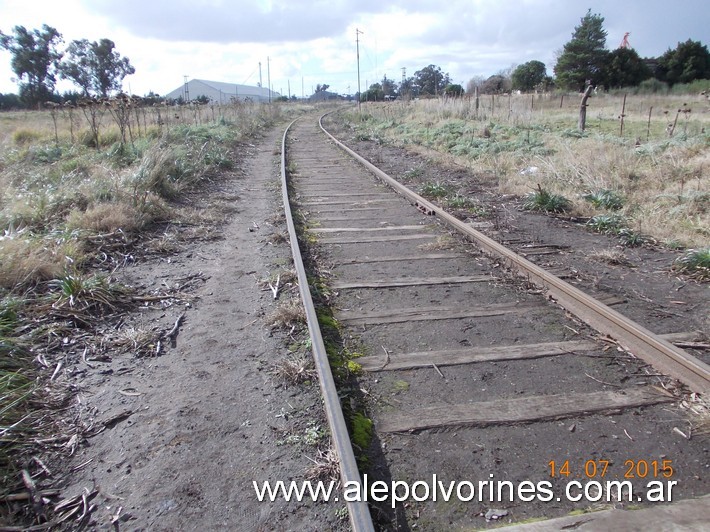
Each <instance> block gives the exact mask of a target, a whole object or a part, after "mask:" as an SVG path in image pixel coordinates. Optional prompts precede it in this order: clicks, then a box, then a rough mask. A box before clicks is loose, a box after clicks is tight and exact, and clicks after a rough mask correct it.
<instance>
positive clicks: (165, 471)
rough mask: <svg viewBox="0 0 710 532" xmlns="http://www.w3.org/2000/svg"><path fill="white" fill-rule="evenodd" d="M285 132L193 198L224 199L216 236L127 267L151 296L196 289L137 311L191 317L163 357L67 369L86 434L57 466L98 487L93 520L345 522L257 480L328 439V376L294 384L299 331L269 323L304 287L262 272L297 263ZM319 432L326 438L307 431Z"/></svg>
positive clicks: (231, 524) (70, 488)
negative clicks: (321, 384) (320, 382)
mask: <svg viewBox="0 0 710 532" xmlns="http://www.w3.org/2000/svg"><path fill="white" fill-rule="evenodd" d="M280 130H282V128H276V129H274V130H273V131H270V132H268V133H266V134H265V136H264V138H262V139H260V140H259V141H258V142H257V144H256V145H255V146H252V147H250V146H242V147H241V148H240V150H242V152H243V151H244V150H246V151H247V152H246V154H245V157H244V159H243V160H242V162H241V163H240V167H241V173H236V174H234V175H230V176H224V179H223V180H222V181H221V182H218V183H215V184H214V185H213V186H212V187H210V189H209V190H207V191H200V194H199V195H197V194H196V195H195V197H194V198H193V199H192V200H191V201H194V202H195V204H194V207H195V208H196V209H198V210H204V209H209V208H214V207H215V206H216V205H219V206H220V208H221V210H222V212H224V213H225V219H224V225H223V227H222V228H221V231H220V232H219V234H218V235H217V236H216V237H215V238H211V239H210V240H197V241H192V242H186V243H185V242H183V243H180V244H179V248H180V249H179V251H177V252H175V253H172V254H170V255H167V256H159V257H154V258H151V259H148V258H140V257H138V258H137V260H136V262H135V263H134V264H133V265H131V266H129V267H128V268H126V269H125V270H124V271H122V272H120V275H121V276H122V277H123V278H124V281H125V282H127V283H128V284H130V285H132V286H134V287H137V288H141V289H142V291H144V292H149V293H150V292H151V291H152V290H154V289H157V288H165V287H176V286H177V287H179V286H185V285H189V286H185V288H183V289H182V291H181V292H182V293H184V294H186V296H185V297H183V298H181V299H180V300H168V301H167V302H165V303H164V304H162V305H161V304H159V303H157V304H151V305H150V306H146V307H145V308H144V309H142V310H141V312H139V313H137V314H136V315H132V316H127V317H126V319H127V321H128V322H129V323H131V324H132V326H134V327H136V328H141V329H150V328H153V327H162V328H164V329H170V328H171V327H172V325H173V324H174V323H175V322H176V321H177V320H178V318H179V317H180V316H184V318H183V319H182V320H181V322H180V328H179V332H178V334H177V336H176V338H175V339H176V342H175V343H174V345H173V346H172V347H170V346H165V349H164V351H163V353H162V354H161V356H157V357H141V358H138V357H136V356H134V355H133V354H132V353H128V354H123V355H118V354H117V355H115V356H112V357H111V359H110V360H106V361H103V362H100V361H91V359H89V364H90V366H89V365H87V364H86V363H83V362H79V363H77V364H76V365H75V366H74V367H70V368H68V371H67V374H66V375H67V378H68V379H69V380H70V382H71V383H72V384H73V385H74V386H76V387H77V389H78V390H79V393H78V395H77V399H76V402H77V406H76V409H77V411H78V412H79V415H80V416H81V418H82V422H83V423H84V424H85V426H86V427H87V430H86V432H85V433H84V434H85V437H84V439H83V441H81V442H80V443H79V445H78V446H77V448H76V452H75V453H74V455H73V456H72V457H71V459H70V460H68V461H66V462H64V463H63V464H61V466H55V467H61V468H62V469H63V470H64V474H68V475H69V476H68V477H67V478H66V479H65V480H64V481H63V484H64V485H63V489H62V496H63V497H72V496H75V495H78V494H81V493H82V490H85V489H87V490H88V491H89V492H91V491H94V490H98V495H97V496H96V497H95V498H94V500H93V502H94V503H95V504H96V509H95V510H94V512H93V514H92V518H91V523H90V525H89V528H91V529H97V530H107V529H112V526H113V527H114V528H116V529H118V528H120V529H123V530H277V529H278V530H287V529H288V530H324V529H338V528H339V527H340V526H342V524H343V523H344V521H342V518H343V515H344V514H343V513H342V512H336V510H337V508H335V507H333V506H326V505H313V504H311V505H307V504H300V503H291V504H286V503H284V502H278V503H273V504H272V503H267V502H264V503H260V502H258V501H257V498H256V496H255V492H254V489H253V486H252V481H257V482H259V483H260V484H261V483H262V482H263V481H265V480H284V481H287V480H290V479H302V478H304V476H305V474H306V471H307V470H308V468H309V467H312V466H313V462H312V461H310V460H309V458H315V457H316V456H317V450H318V448H319V447H324V446H326V447H327V443H328V442H327V438H326V437H323V436H322V434H323V432H322V430H321V428H322V426H323V425H324V419H323V418H322V412H321V407H320V399H319V396H318V388H317V386H315V385H311V386H299V387H289V386H287V385H286V384H284V383H283V382H282V381H281V380H280V379H279V378H278V377H277V376H276V375H275V371H274V368H275V366H276V365H277V364H279V362H280V361H281V360H283V359H284V357H285V356H286V355H287V348H286V345H287V344H288V343H293V340H292V339H291V338H289V337H288V336H287V335H286V334H285V333H282V332H279V331H278V330H273V329H272V328H271V327H270V326H269V325H268V319H269V316H270V315H271V314H272V313H273V312H274V311H275V309H276V308H277V306H278V305H279V304H281V302H282V301H284V300H288V299H289V298H292V297H297V295H298V292H297V290H295V289H293V287H292V286H290V285H286V286H282V289H281V290H280V292H279V300H278V301H274V298H273V296H272V292H271V291H270V290H269V289H268V287H266V289H265V290H264V286H263V285H262V284H261V283H259V282H258V281H259V280H261V279H266V278H269V275H270V274H271V273H273V274H274V275H276V274H277V273H278V272H282V271H288V270H289V269H290V267H291V261H290V248H289V247H288V243H287V242H284V241H283V239H281V238H278V235H280V234H282V232H283V231H284V230H285V224H284V225H283V226H281V225H278V222H279V221H281V220H282V217H281V218H280V217H279V213H280V212H282V211H281V209H282V207H281V201H280V188H279V186H280V185H279V174H278V171H279V167H278V149H279V142H280ZM275 224H276V225H275ZM274 235H277V236H274ZM186 280H187V281H186ZM167 343H168V342H166V344H167ZM308 429H310V430H311V433H316V434H318V436H317V437H316V438H315V439H316V440H317V441H315V442H314V441H312V440H313V438H312V439H311V440H309V441H308V442H306V441H305V440H306V438H305V437H304V434H305V433H306V431H307V430H308ZM119 510H120V511H119ZM116 515H119V517H120V519H119V520H118V521H117V522H116V523H115V524H114V525H111V521H112V519H113V518H115V516H116ZM75 525H76V522H74V523H70V524H69V527H68V528H73V527H74V526H75Z"/></svg>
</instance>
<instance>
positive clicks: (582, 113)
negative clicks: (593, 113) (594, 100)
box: [577, 85, 594, 131]
mask: <svg viewBox="0 0 710 532" xmlns="http://www.w3.org/2000/svg"><path fill="white" fill-rule="evenodd" d="M593 90H594V87H592V86H591V85H589V86H588V87H587V90H586V91H584V96H582V103H581V104H579V121H578V122H577V128H578V129H579V130H580V131H584V128H585V127H586V125H587V100H588V99H589V97H590V96H591V95H592V91H593Z"/></svg>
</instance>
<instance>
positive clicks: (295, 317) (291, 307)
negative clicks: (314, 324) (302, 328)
mask: <svg viewBox="0 0 710 532" xmlns="http://www.w3.org/2000/svg"><path fill="white" fill-rule="evenodd" d="M267 323H268V324H269V325H271V326H272V327H274V328H277V329H290V328H292V327H296V326H298V325H304V324H305V323H306V312H305V310H304V309H303V305H302V304H301V302H300V301H299V300H296V299H294V300H291V301H288V302H285V303H282V304H281V305H279V307H278V308H277V309H276V310H275V311H274V312H273V313H272V314H271V316H269V318H268V319H267Z"/></svg>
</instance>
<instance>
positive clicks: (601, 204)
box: [582, 189, 624, 211]
mask: <svg viewBox="0 0 710 532" xmlns="http://www.w3.org/2000/svg"><path fill="white" fill-rule="evenodd" d="M582 197H583V198H584V199H585V200H587V201H588V202H589V203H591V204H592V205H594V207H596V208H597V209H606V210H609V211H618V210H619V209H621V208H622V207H623V206H624V198H623V196H621V195H620V194H619V193H618V192H615V191H613V190H608V189H601V190H596V191H594V192H589V193H587V194H585V195H584V196H582Z"/></svg>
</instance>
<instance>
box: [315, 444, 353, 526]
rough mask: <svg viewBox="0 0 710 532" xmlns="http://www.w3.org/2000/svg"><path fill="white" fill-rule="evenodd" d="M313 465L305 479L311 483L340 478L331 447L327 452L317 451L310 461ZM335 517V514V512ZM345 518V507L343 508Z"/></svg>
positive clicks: (335, 455) (337, 464) (333, 450)
mask: <svg viewBox="0 0 710 532" xmlns="http://www.w3.org/2000/svg"><path fill="white" fill-rule="evenodd" d="M310 460H311V462H313V465H312V466H310V467H309V468H308V469H307V470H306V478H307V479H308V480H311V481H318V480H321V481H323V482H328V481H337V480H338V479H339V478H340V461H339V460H338V454H337V453H336V452H335V449H333V448H332V447H331V448H329V449H328V450H327V451H321V450H319V451H318V455H317V457H316V458H315V459H310ZM336 515H337V512H336ZM345 517H347V507H345Z"/></svg>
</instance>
